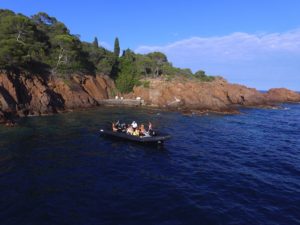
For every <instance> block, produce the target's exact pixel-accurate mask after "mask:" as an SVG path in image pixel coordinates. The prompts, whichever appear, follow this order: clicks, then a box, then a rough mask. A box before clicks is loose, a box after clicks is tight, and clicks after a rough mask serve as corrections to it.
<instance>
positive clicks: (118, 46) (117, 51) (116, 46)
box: [114, 38, 120, 57]
mask: <svg viewBox="0 0 300 225" xmlns="http://www.w3.org/2000/svg"><path fill="white" fill-rule="evenodd" d="M114 54H115V56H116V57H119V56H120V43H119V38H116V39H115V46H114Z"/></svg>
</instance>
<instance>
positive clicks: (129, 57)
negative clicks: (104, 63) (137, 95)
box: [116, 49, 139, 93]
mask: <svg viewBox="0 0 300 225" xmlns="http://www.w3.org/2000/svg"><path fill="white" fill-rule="evenodd" d="M119 69H120V70H119V73H118V77H117V79H116V87H117V88H118V90H119V91H120V92H121V93H128V92H131V91H132V90H133V87H134V86H135V85H136V84H137V83H138V81H139V76H138V73H137V69H136V66H135V56H134V53H133V52H132V51H131V50H129V49H128V50H126V51H125V53H124V54H123V56H122V57H121V59H120V64H119Z"/></svg>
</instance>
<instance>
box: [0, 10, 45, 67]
mask: <svg viewBox="0 0 300 225" xmlns="http://www.w3.org/2000/svg"><path fill="white" fill-rule="evenodd" d="M0 46H1V48H0V69H4V70H13V71H18V70H20V69H30V68H31V66H30V65H32V63H34V62H36V61H40V60H41V59H42V58H43V57H44V56H45V55H46V54H47V44H46V43H45V34H44V33H42V32H41V31H39V30H38V29H37V27H36V26H35V24H34V23H33V22H32V21H31V20H30V19H29V18H27V17H26V16H23V15H20V14H18V15H15V14H13V13H11V12H10V11H6V10H4V11H0Z"/></svg>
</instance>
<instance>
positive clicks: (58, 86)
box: [0, 74, 300, 122]
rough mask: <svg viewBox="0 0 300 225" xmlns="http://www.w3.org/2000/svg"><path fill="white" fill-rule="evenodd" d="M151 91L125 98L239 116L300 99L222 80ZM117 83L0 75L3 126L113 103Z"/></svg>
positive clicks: (153, 86)
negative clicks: (15, 119)
mask: <svg viewBox="0 0 300 225" xmlns="http://www.w3.org/2000/svg"><path fill="white" fill-rule="evenodd" d="M147 81H148V82H149V84H150V85H149V87H147V88H146V87H142V86H140V87H135V88H134V90H133V92H132V93H129V94H127V95H124V97H125V98H136V97H141V98H142V99H143V100H144V102H145V105H148V106H152V107H160V108H167V109H176V110H184V111H193V110H195V111H199V112H206V111H214V112H229V113H231V112H236V111H237V109H238V107H240V106H246V107H260V106H271V105H274V104H276V103H280V102H300V94H299V93H296V92H293V91H290V90H288V89H284V88H278V89H271V90H269V91H268V92H267V93H261V92H259V91H257V90H256V89H253V88H248V87H246V86H243V85H238V84H230V83H228V82H226V81H225V80H224V79H221V78H218V79H216V80H215V81H213V82H200V81H196V80H188V79H183V78H180V79H179V78H178V79H173V80H171V81H169V80H165V79H163V78H157V79H148V80H147ZM114 92H115V85H114V82H113V81H112V80H111V79H110V78H109V77H108V76H104V75H96V76H91V75H85V76H79V75H73V76H71V77H70V78H69V79H62V78H57V77H56V78H54V77H52V78H51V77H50V78H48V79H42V78H41V77H40V76H30V77H27V76H25V75H21V76H14V75H7V74H0V122H4V121H6V120H7V119H9V118H10V117H11V116H14V115H17V116H27V115H43V114H51V113H57V112H61V111H65V110H70V109H76V108H87V107H92V106H97V105H99V103H98V101H99V100H103V99H108V98H113V97H114V96H112V93H114Z"/></svg>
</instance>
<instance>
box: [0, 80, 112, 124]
mask: <svg viewBox="0 0 300 225" xmlns="http://www.w3.org/2000/svg"><path fill="white" fill-rule="evenodd" d="M113 89H115V86H114V82H113V81H112V80H111V79H110V78H109V77H108V76H104V75H96V76H90V75H86V76H76V75H74V76H72V77H71V78H70V79H62V78H50V79H48V80H47V81H45V80H44V79H42V78H41V77H39V76H31V77H28V76H25V75H21V76H14V75H7V74H0V109H1V111H0V120H1V119H2V122H3V121H4V120H5V117H6V116H5V115H6V114H7V113H10V114H16V115H18V116H26V115H42V114H49V113H56V112H60V111H64V110H68V109H75V108H86V107H92V106H96V105H98V100H102V99H106V98H109V97H111V96H110V95H111V93H112V90H113Z"/></svg>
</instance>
